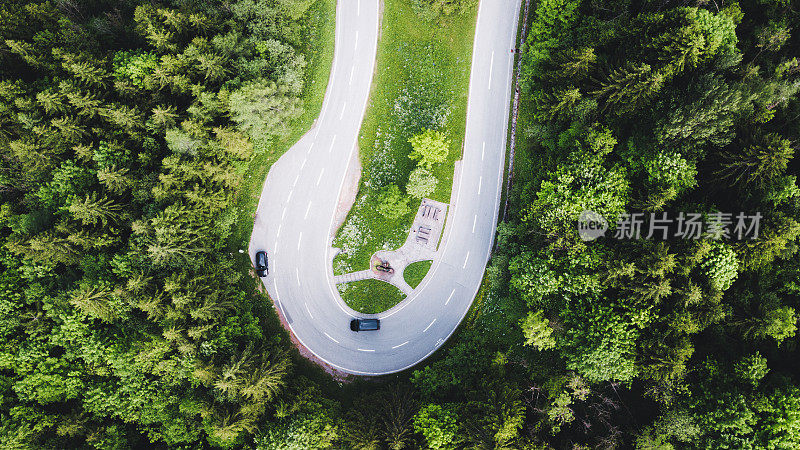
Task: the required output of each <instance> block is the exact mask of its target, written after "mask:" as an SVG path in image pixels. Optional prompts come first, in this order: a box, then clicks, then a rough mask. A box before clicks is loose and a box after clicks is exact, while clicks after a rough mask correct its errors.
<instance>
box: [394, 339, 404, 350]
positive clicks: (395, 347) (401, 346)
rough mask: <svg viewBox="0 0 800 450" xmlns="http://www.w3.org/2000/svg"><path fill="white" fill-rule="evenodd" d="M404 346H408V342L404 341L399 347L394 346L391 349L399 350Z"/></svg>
mask: <svg viewBox="0 0 800 450" xmlns="http://www.w3.org/2000/svg"><path fill="white" fill-rule="evenodd" d="M406 344H408V341H405V342H403V343H402V344H400V345H395V346H394V347H392V349H395V348H400V347H402V346H404V345H406Z"/></svg>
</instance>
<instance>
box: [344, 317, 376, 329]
mask: <svg viewBox="0 0 800 450" xmlns="http://www.w3.org/2000/svg"><path fill="white" fill-rule="evenodd" d="M350 329H351V330H352V331H378V330H380V329H381V321H380V320H378V319H353V320H351V321H350Z"/></svg>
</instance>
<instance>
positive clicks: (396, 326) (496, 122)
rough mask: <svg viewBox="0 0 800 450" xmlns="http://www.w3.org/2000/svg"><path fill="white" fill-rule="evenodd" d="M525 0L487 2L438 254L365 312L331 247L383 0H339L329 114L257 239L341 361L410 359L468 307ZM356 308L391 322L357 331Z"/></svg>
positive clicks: (285, 307) (275, 191)
mask: <svg viewBox="0 0 800 450" xmlns="http://www.w3.org/2000/svg"><path fill="white" fill-rule="evenodd" d="M520 1H521V0H483V1H481V2H480V6H479V11H478V19H477V20H478V22H477V26H476V31H475V42H474V46H473V60H472V72H471V78H470V88H469V100H468V102H469V103H468V107H467V121H466V135H465V140H464V152H463V159H462V162H461V170H460V176H459V177H458V178H457V179H456V181H455V189H454V191H453V199H452V200H451V204H452V205H453V206H452V207H451V213H450V216H449V217H448V225H447V228H446V229H445V233H448V234H447V235H446V236H445V238H444V240H443V244H442V245H441V248H440V257H439V260H438V261H437V262H435V263H434V265H433V266H432V267H431V269H430V273H429V274H428V276H427V277H426V279H425V281H424V282H423V284H421V285H420V286H418V288H417V289H416V290H415V291H414V293H413V294H412V295H411V296H410V297H409V298H408V299H406V300H405V301H404V302H402V303H400V304H399V305H398V306H396V307H395V308H392V309H391V310H389V311H386V312H384V313H381V314H376V315H363V314H358V313H356V312H355V311H353V310H351V309H350V308H348V307H347V306H346V305H345V304H344V302H343V301H342V300H341V297H340V296H339V294H338V291H336V289H335V286H334V284H333V268H332V266H331V253H330V252H331V248H330V247H331V242H332V238H333V233H335V231H336V230H333V226H334V225H333V222H334V215H335V212H336V206H337V202H338V200H339V193H340V191H341V190H342V186H343V184H344V181H345V175H346V173H347V168H348V164H349V163H350V161H351V159H352V156H353V153H352V152H354V151H356V141H357V138H358V133H359V130H360V127H361V122H362V119H363V116H364V111H365V109H366V105H367V99H368V97H369V91H370V85H371V82H372V74H373V71H374V68H375V55H376V49H377V39H378V33H379V23H380V17H379V16H380V5H379V2H378V0H339V2H338V5H337V13H336V43H335V52H334V61H333V67H332V70H331V77H330V80H329V84H328V88H327V91H326V95H325V100H324V102H323V106H322V111H321V113H320V117H319V119H318V120H317V122H316V124H315V126H314V127H313V128H312V129H311V130H310V131H309V132H308V133H307V134H306V135H305V136H303V137H302V138H301V139H300V140H299V141H298V142H297V143H296V144H295V145H294V146H293V147H292V148H291V149H290V150H289V151H288V152H287V153H286V154H284V155H283V156H282V157H281V158H280V159H279V160H278V161H277V162H276V163H275V164H274V165H273V166H272V168H271V169H270V171H269V174H268V175H267V179H266V181H265V183H264V188H263V191H262V193H261V199H260V201H259V205H258V210H257V215H256V221H255V225H254V229H253V234H252V237H251V240H250V247H249V253H250V257H251V260H252V259H253V257H254V255H255V252H256V251H258V250H266V251H267V252H268V254H269V260H270V261H269V262H270V270H269V275H268V276H267V277H265V278H263V279H262V280H263V281H264V284H265V286H266V288H267V290H268V291H269V293H270V296H271V297H272V298H273V300H274V301H275V304H276V308H279V309H280V311H281V314H282V315H283V316H284V318H285V319H286V321H287V322H288V324H289V327H290V328H291V330H292V332H293V333H294V335H295V337H296V338H297V339H298V340H299V341H300V342H301V343H302V344H303V345H304V346H305V347H306V348H308V349H309V350H310V351H311V352H312V353H314V355H316V356H317V357H318V358H320V359H321V360H323V361H325V362H326V363H328V364H330V365H331V366H334V367H336V368H337V369H339V370H341V371H344V372H348V373H352V374H358V375H381V374H388V373H393V372H398V371H401V370H404V369H406V368H409V367H411V366H413V365H415V364H417V363H419V362H420V361H422V360H423V359H425V358H426V357H428V356H429V355H430V354H431V353H433V352H434V351H435V350H436V349H437V348H439V347H440V346H441V345H442V344H443V343H444V342H445V341H446V340H447V338H448V337H450V335H451V334H452V333H453V331H455V329H456V327H457V326H458V324H459V323H460V322H461V320H462V319H463V318H464V316H465V315H466V313H467V311H468V310H469V307H470V305H471V303H472V300H473V299H474V297H475V294H476V293H477V290H478V288H479V286H480V282H481V279H482V277H483V273H484V270H485V268H486V263H487V261H488V258H489V255H490V252H491V247H492V242H493V238H494V232H495V226H496V223H497V214H498V211H499V203H500V194H501V186H502V179H503V166H504V162H505V149H506V135H507V119H508V107H509V103H510V99H511V84H512V76H513V73H512V72H513V68H512V65H513V56H514V55H513V54H512V53H511V49H512V48H514V46H515V41H516V30H517V21H518V13H519V10H520ZM353 317H378V318H380V319H381V330H380V331H378V332H361V333H355V332H352V331H350V328H349V322H350V320H351V319H352V318H353Z"/></svg>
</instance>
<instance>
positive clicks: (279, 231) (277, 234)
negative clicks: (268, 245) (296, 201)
mask: <svg viewBox="0 0 800 450" xmlns="http://www.w3.org/2000/svg"><path fill="white" fill-rule="evenodd" d="M281 228H283V224H280V225H278V232H277V233H276V234H275V239H278V238H279V237H281Z"/></svg>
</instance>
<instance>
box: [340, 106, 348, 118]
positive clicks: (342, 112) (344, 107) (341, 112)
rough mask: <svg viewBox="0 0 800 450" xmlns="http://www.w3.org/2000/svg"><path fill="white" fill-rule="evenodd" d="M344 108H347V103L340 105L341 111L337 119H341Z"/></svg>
mask: <svg viewBox="0 0 800 450" xmlns="http://www.w3.org/2000/svg"><path fill="white" fill-rule="evenodd" d="M345 109H347V103H345V104H344V105H342V112H341V113H340V114H339V120H342V118H343V117H344V110H345Z"/></svg>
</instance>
